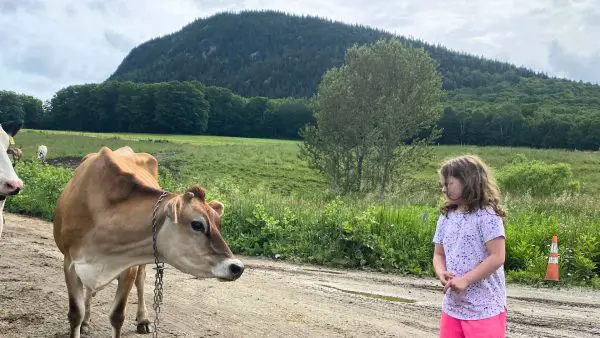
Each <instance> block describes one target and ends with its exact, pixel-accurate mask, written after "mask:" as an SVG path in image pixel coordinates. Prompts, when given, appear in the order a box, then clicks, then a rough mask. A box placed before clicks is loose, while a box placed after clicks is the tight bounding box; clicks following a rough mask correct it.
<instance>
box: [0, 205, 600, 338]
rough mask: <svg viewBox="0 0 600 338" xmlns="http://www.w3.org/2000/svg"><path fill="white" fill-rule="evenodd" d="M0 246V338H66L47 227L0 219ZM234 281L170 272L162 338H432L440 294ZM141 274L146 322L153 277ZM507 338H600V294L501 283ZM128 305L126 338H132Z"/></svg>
mask: <svg viewBox="0 0 600 338" xmlns="http://www.w3.org/2000/svg"><path fill="white" fill-rule="evenodd" d="M5 216H6V221H7V224H6V226H5V232H4V233H3V236H2V238H1V239H0V272H1V273H0V336H1V337H68V335H67V333H68V321H67V295H66V287H65V284H64V279H63V273H62V255H61V254H60V252H59V251H58V249H57V248H56V246H55V244H54V241H53V239H52V225H51V224H50V223H47V222H44V221H41V220H38V219H34V218H28V217H21V216H17V215H13V214H6V215H5ZM242 259H243V261H244V262H245V263H246V266H247V268H246V272H245V273H244V275H243V276H242V278H241V279H240V280H238V281H236V282H233V283H220V282H218V281H216V280H198V279H195V278H193V277H191V276H189V275H185V274H183V273H181V272H179V271H176V270H175V269H174V268H172V267H170V266H168V267H167V269H166V271H165V278H164V302H163V305H162V307H161V310H162V311H161V314H160V325H159V333H160V335H159V336H160V337H184V336H185V337H436V336H437V332H438V326H439V316H440V304H441V300H442V294H441V286H440V285H439V283H438V282H437V281H435V280H432V279H418V278H412V277H399V276H395V275H392V274H381V273H369V272H362V271H349V270H339V269H326V268H319V267H315V266H308V265H295V264H288V263H284V262H279V261H269V260H261V259H256V258H249V257H243V258H242ZM151 267H152V266H151V265H148V267H147V274H148V277H147V279H146V289H145V294H146V303H147V305H148V310H149V315H150V319H151V320H153V319H154V311H153V309H152V302H153V288H154V276H153V270H152V269H151ZM115 289H116V283H115V282H113V283H112V284H110V285H108V286H107V287H106V288H105V289H103V290H101V291H99V292H98V294H97V295H96V297H95V298H94V300H93V302H92V317H91V318H92V320H91V327H90V329H91V334H90V335H89V336H88V337H107V336H110V334H111V327H110V324H109V320H108V313H109V310H110V307H111V304H112V298H113V296H114V292H115ZM508 292H509V298H508V302H509V313H508V325H509V335H508V336H509V337H594V336H600V293H598V292H591V291H586V290H568V291H565V290H560V291H557V290H543V289H533V288H525V287H520V286H514V285H509V287H508ZM136 304H137V297H136V294H135V291H133V292H132V293H131V295H130V297H129V302H128V307H127V312H126V320H125V324H124V331H125V333H124V336H125V337H144V336H145V337H149V336H148V335H139V334H137V333H135V310H136Z"/></svg>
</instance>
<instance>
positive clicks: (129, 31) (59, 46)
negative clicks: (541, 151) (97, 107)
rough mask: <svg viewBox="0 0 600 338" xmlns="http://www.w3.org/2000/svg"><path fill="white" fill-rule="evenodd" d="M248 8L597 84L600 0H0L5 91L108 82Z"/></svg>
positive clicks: (44, 91) (50, 90)
mask: <svg viewBox="0 0 600 338" xmlns="http://www.w3.org/2000/svg"><path fill="white" fill-rule="evenodd" d="M284 3H285V5H284ZM244 9H275V10H282V11H285V12H288V13H295V14H311V15H317V16H320V17H328V18H331V19H334V20H339V21H343V22H347V23H360V24H364V25H369V26H374V27H379V28H382V29H385V30H388V31H391V32H393V33H397V34H402V35H406V36H412V37H416V38H420V39H422V40H425V41H427V42H430V43H441V44H443V45H445V46H447V47H449V48H451V49H455V50H460V51H465V52H468V53H472V54H476V55H483V56H485V57H490V58H495V59H500V60H504V61H508V62H511V63H515V64H517V65H523V66H526V67H529V68H532V69H534V70H537V71H544V72H546V73H548V74H550V75H555V76H559V77H567V78H571V79H575V80H583V81H588V82H593V83H600V43H599V42H598V41H600V0H453V1H448V0H368V1H367V0H346V1H341V0H327V2H325V0H324V1H321V0H287V1H284V0H278V1H274V0H271V1H268V0H247V1H244V0H233V1H219V0H161V1H159V0H0V89H4V90H13V91H16V92H19V93H27V94H30V95H34V96H37V97H39V98H41V99H49V98H51V97H52V95H53V94H54V93H55V92H56V91H57V90H59V89H61V88H63V87H65V86H68V85H71V84H82V83H92V82H100V81H104V80H105V79H106V78H107V77H108V76H109V75H110V74H111V73H112V72H113V71H114V70H115V69H116V67H117V66H118V65H119V63H120V62H121V61H122V60H123V58H124V57H125V56H126V55H127V53H128V52H129V51H130V50H131V48H133V47H134V46H135V45H137V44H140V43H142V42H144V41H146V40H148V39H149V38H152V37H156V36H161V35H164V34H168V33H171V32H174V31H177V30H179V29H180V28H181V27H183V26H185V25H186V24H188V23H189V22H191V21H192V20H194V19H195V18H197V17H207V16H210V15H212V14H215V13H217V12H221V11H225V10H230V11H239V10H244Z"/></svg>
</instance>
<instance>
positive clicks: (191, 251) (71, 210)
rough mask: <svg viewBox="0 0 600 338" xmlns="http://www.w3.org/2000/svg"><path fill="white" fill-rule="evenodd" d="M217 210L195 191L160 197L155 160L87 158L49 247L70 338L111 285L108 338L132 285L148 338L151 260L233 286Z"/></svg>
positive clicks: (84, 326) (129, 153) (60, 204)
mask: <svg viewBox="0 0 600 338" xmlns="http://www.w3.org/2000/svg"><path fill="white" fill-rule="evenodd" d="M223 209H224V206H223V204H222V203H221V202H219V201H210V202H206V200H205V191H204V189H202V188H201V187H198V186H192V187H189V188H188V189H187V190H186V191H185V192H183V193H173V192H164V191H163V189H162V188H161V187H160V185H159V183H158V163H157V160H156V158H155V157H153V156H152V155H150V154H146V153H135V152H134V151H133V150H132V149H131V148H130V147H123V148H119V149H117V150H115V151H112V150H110V149H109V148H106V147H103V148H101V149H100V151H99V152H97V153H91V154H88V155H86V156H85V157H84V158H83V159H82V161H81V163H80V165H79V166H78V167H77V168H76V169H75V171H74V174H73V177H72V178H71V180H70V181H69V182H68V183H67V185H66V187H65V188H64V190H63V192H62V194H61V196H60V197H59V199H58V201H57V204H56V210H55V215H54V240H55V242H56V245H57V246H58V248H59V250H60V251H61V252H62V253H63V255H64V274H65V282H66V285H67V291H68V296H69V297H68V298H69V314H68V318H69V324H70V332H71V337H80V333H81V331H84V332H85V331H88V330H89V320H90V302H91V297H93V295H94V294H95V293H96V292H97V291H98V290H100V289H102V288H103V287H104V286H105V285H107V284H108V283H109V282H111V281H112V280H114V279H115V278H117V279H118V288H117V292H116V295H115V299H114V303H113V307H112V310H111V313H110V323H111V325H112V327H113V337H120V335H121V327H122V325H123V321H124V314H125V307H126V304H127V298H128V296H129V292H130V291H131V289H132V287H133V284H134V283H135V285H136V289H137V293H138V311H137V318H136V320H137V326H138V332H141V333H147V332H149V331H150V330H149V327H148V326H149V320H148V318H147V311H146V307H145V300H144V277H145V264H148V263H152V262H154V260H155V257H158V259H159V260H160V261H161V262H165V263H167V264H169V265H170V266H173V267H175V268H176V269H178V270H180V271H182V272H185V273H188V274H191V275H193V276H196V277H199V278H218V279H219V280H222V281H233V280H236V279H237V278H239V277H240V276H241V275H242V273H243V271H244V264H243V263H242V262H241V261H240V260H239V259H236V258H235V257H234V255H233V254H232V252H231V250H230V249H229V247H228V245H227V243H226V242H225V240H223V237H222V236H221V234H220V223H221V215H222V214H223ZM154 212H156V214H155V216H156V217H155V218H153V213H154ZM154 219H155V220H156V222H153V220H154ZM154 225H155V226H154ZM154 230H155V231H154ZM153 235H155V237H154V236H153ZM154 238H156V241H154ZM153 243H155V244H156V256H155V255H154V253H153V252H154V251H153V248H154V245H153ZM190 296H191V295H190ZM181 315H186V314H181Z"/></svg>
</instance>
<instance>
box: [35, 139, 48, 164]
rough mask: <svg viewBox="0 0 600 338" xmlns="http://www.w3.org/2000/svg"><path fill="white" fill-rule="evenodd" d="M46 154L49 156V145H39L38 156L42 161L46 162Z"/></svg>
mask: <svg viewBox="0 0 600 338" xmlns="http://www.w3.org/2000/svg"><path fill="white" fill-rule="evenodd" d="M46 156H48V147H46V146H45V145H43V144H42V145H41V146H39V147H38V150H37V158H38V160H40V162H42V163H46Z"/></svg>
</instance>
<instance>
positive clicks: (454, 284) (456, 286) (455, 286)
mask: <svg viewBox="0 0 600 338" xmlns="http://www.w3.org/2000/svg"><path fill="white" fill-rule="evenodd" d="M468 286H469V281H468V280H467V279H466V278H465V277H454V278H452V279H451V280H450V281H448V283H446V285H445V286H444V293H446V291H448V289H452V290H454V291H456V292H462V291H465V289H466V288H467V287H468Z"/></svg>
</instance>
